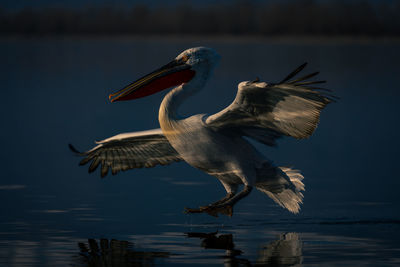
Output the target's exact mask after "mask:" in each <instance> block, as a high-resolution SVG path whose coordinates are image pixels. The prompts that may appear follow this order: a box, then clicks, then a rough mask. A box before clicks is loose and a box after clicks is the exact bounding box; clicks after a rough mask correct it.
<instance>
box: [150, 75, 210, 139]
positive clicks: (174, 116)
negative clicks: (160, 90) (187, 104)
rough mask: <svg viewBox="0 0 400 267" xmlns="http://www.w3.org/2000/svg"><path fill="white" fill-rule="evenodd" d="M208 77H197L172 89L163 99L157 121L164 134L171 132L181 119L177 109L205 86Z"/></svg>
mask: <svg viewBox="0 0 400 267" xmlns="http://www.w3.org/2000/svg"><path fill="white" fill-rule="evenodd" d="M196 76H197V75H196ZM207 77H208V75H198V76H197V77H195V78H194V79H193V80H191V81H190V82H188V83H184V84H181V85H180V86H177V87H175V88H173V89H172V90H171V91H169V92H168V94H167V95H166V96H165V97H164V99H163V101H162V102H161V105H160V110H159V112H158V120H159V122H160V126H161V129H163V131H164V132H166V131H168V130H172V129H173V128H175V127H174V125H176V124H177V122H178V121H179V120H180V119H181V117H180V116H179V115H178V109H179V107H180V106H181V105H182V103H183V102H184V101H185V100H186V98H188V97H190V96H192V95H193V94H195V93H196V92H198V91H200V89H202V88H203V87H204V85H205V82H206V80H207Z"/></svg>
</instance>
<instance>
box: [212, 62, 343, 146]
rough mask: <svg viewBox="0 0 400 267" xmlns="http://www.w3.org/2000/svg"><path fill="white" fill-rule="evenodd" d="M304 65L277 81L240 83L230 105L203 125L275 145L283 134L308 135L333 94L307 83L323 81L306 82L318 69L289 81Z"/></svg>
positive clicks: (293, 135)
mask: <svg viewBox="0 0 400 267" xmlns="http://www.w3.org/2000/svg"><path fill="white" fill-rule="evenodd" d="M305 66H306V64H303V65H301V66H300V67H298V68H297V69H295V70H294V71H293V72H291V73H290V74H289V75H288V76H287V77H286V78H285V79H283V80H282V82H281V83H278V84H267V83H265V82H259V81H253V82H241V83H240V84H239V85H238V92H237V95H236V98H235V100H234V101H233V102H232V104H230V105H229V106H228V107H227V108H225V109H224V110H222V111H220V112H218V113H216V114H214V115H211V116H209V117H208V118H207V119H206V124H207V125H208V126H209V127H213V128H215V129H217V130H227V131H230V132H235V133H238V134H240V135H242V136H248V137H250V138H253V139H255V140H257V141H259V142H261V143H264V144H266V145H275V144H276V143H275V140H276V139H278V138H279V137H281V136H283V135H286V136H292V137H294V138H297V139H302V138H307V137H309V136H310V135H311V134H312V133H313V132H314V130H315V128H316V127H317V125H318V122H319V117H320V112H321V110H322V109H323V108H324V107H325V106H326V105H327V104H329V103H330V102H332V101H334V100H335V98H336V97H335V96H333V95H330V94H326V93H325V92H324V91H323V90H324V89H322V90H320V89H321V88H316V87H312V86H309V85H313V84H320V83H324V82H325V81H306V80H307V79H310V78H312V77H315V76H316V75H317V74H318V72H314V73H311V74H308V75H305V76H303V77H301V78H297V79H295V80H290V79H292V78H294V77H295V76H296V75H297V74H298V73H299V72H300V71H302V70H303V69H304V68H305ZM232 130H234V131H232Z"/></svg>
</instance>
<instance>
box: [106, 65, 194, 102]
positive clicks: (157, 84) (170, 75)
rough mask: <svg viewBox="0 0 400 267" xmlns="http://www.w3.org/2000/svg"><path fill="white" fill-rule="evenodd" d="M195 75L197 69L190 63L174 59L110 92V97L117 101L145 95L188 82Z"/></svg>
mask: <svg viewBox="0 0 400 267" xmlns="http://www.w3.org/2000/svg"><path fill="white" fill-rule="evenodd" d="M194 75H195V71H193V70H191V69H190V65H187V64H185V63H183V62H180V61H177V60H173V61H172V62H170V63H168V64H167V65H165V66H163V67H161V68H159V69H157V70H155V71H153V72H152V73H150V74H148V75H146V76H144V77H142V78H140V79H138V80H136V81H135V82H133V83H131V84H129V85H128V86H126V87H124V88H122V89H121V90H119V91H118V92H116V93H113V94H110V95H109V99H110V100H111V102H115V101H123V100H131V99H136V98H140V97H145V96H148V95H152V94H154V93H157V92H159V91H161V90H164V89H167V88H170V87H172V86H177V85H180V84H182V83H187V82H188V81H190V80H191V79H192V78H193V77H194Z"/></svg>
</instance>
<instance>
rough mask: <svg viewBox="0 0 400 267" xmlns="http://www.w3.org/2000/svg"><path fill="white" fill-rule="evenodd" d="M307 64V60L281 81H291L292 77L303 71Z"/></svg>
mask: <svg viewBox="0 0 400 267" xmlns="http://www.w3.org/2000/svg"><path fill="white" fill-rule="evenodd" d="M307 64H308V63H307V62H304V63H303V64H301V65H300V66H298V67H297V68H296V69H295V70H294V71H292V72H291V73H290V74H289V75H288V76H286V77H285V79H283V80H282V81H280V82H279V83H284V82H286V81H289V80H290V79H291V78H293V77H294V76H296V75H297V74H298V73H299V72H300V71H302V70H303V69H304V68H305V67H306V66H307Z"/></svg>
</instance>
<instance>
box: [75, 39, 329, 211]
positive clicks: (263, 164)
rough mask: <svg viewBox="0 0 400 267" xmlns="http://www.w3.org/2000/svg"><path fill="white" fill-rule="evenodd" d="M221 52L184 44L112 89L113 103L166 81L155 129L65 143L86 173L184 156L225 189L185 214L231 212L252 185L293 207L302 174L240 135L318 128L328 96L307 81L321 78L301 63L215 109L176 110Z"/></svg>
mask: <svg viewBox="0 0 400 267" xmlns="http://www.w3.org/2000/svg"><path fill="white" fill-rule="evenodd" d="M219 59H220V56H219V55H218V54H217V52H216V51H215V50H213V49H211V48H206V47H195V48H190V49H187V50H185V51H183V52H182V53H181V54H179V55H178V56H177V57H176V58H175V59H174V60H172V61H171V62H170V63H168V64H166V65H165V66H163V67H161V68H159V69H157V70H155V71H153V72H151V73H150V74H148V75H146V76H144V77H142V78H140V79H138V80H137V81H135V82H133V83H131V84H129V85H128V86H126V87H124V88H122V89H121V90H119V91H117V92H116V93H113V94H111V95H110V96H109V98H110V100H111V102H117V101H125V100H131V99H136V98H140V97H145V96H148V95H151V94H154V93H157V92H159V91H161V90H164V89H168V88H171V87H172V90H170V91H169V92H168V93H167V94H166V96H165V97H164V99H163V100H162V102H161V105H160V109H159V115H158V120H159V123H160V128H159V129H153V130H148V131H141V132H132V133H122V134H118V135H116V136H113V137H110V138H107V139H105V140H103V141H99V142H97V146H95V147H94V148H92V149H91V150H89V151H86V152H79V151H78V150H76V149H75V148H74V147H73V146H72V145H70V148H71V149H72V151H74V152H75V153H78V155H80V156H83V157H84V158H83V160H82V161H81V162H80V165H85V164H87V163H88V162H91V164H90V166H89V172H93V171H95V170H96V168H97V167H98V166H101V171H100V174H101V176H102V177H104V176H106V175H107V173H108V170H109V169H111V172H112V174H113V175H115V174H117V173H118V172H120V171H126V170H128V169H134V168H141V167H154V166H156V165H167V164H170V163H173V162H178V161H185V162H187V163H188V164H189V165H191V166H193V167H195V168H197V169H200V170H202V171H204V172H205V173H207V174H209V175H212V176H214V177H216V178H217V179H218V180H219V181H220V182H221V183H222V185H223V186H224V188H225V190H226V196H224V197H223V198H222V199H220V200H218V201H216V202H214V203H211V204H209V205H206V206H200V207H199V208H195V209H192V208H186V212H187V213H203V212H204V213H208V214H210V215H213V216H218V214H225V215H229V216H232V213H233V206H234V205H235V204H236V203H237V202H238V201H239V200H241V199H243V198H244V197H246V196H247V195H248V194H249V193H250V192H251V191H252V189H253V188H256V189H258V190H259V191H261V192H263V193H265V194H267V195H268V196H269V197H271V198H272V199H273V200H274V201H275V202H276V203H277V204H279V205H280V206H282V207H283V208H285V209H287V210H289V211H290V212H292V213H298V212H299V210H300V204H301V203H302V201H303V194H302V191H304V184H303V183H302V180H303V175H302V174H301V173H300V171H298V170H295V169H292V168H289V167H278V166H275V165H274V164H273V163H272V161H270V160H269V159H267V158H266V157H265V156H264V155H262V154H261V153H260V152H259V151H257V149H256V148H255V147H254V146H253V145H252V144H251V143H250V142H249V141H248V140H247V139H246V138H251V139H253V140H256V141H258V142H261V143H262V144H265V145H267V146H275V145H276V140H277V139H278V138H280V137H282V136H291V137H294V138H296V139H303V138H307V137H309V136H310V135H311V134H312V133H313V132H314V130H315V128H316V127H317V124H318V122H319V117H320V112H321V110H322V109H323V108H324V107H325V106H326V105H327V104H328V103H330V102H332V101H333V100H334V96H332V95H329V94H327V93H326V92H325V91H323V90H321V89H322V88H318V87H314V86H313V85H314V84H318V83H322V82H324V81H310V80H309V79H310V78H312V77H314V76H316V75H317V74H318V72H314V73H311V74H308V75H305V76H302V77H300V78H295V76H296V75H297V74H298V73H299V72H300V71H302V70H303V69H304V67H305V66H306V63H304V64H303V65H301V66H300V67H298V68H297V69H295V70H294V71H293V72H291V73H290V74H289V75H288V76H287V77H286V78H284V79H283V80H282V81H281V82H279V83H266V82H262V81H260V80H259V79H258V78H257V79H256V80H254V81H244V82H241V83H239V85H238V91H237V94H236V97H235V99H234V101H233V102H232V104H230V105H229V106H228V107H226V108H225V109H223V110H221V111H220V112H218V113H216V114H213V115H207V114H197V115H193V116H189V117H182V116H180V115H179V113H178V110H179V107H180V106H181V104H182V103H183V102H184V101H185V100H186V99H187V98H188V97H190V96H192V95H194V94H195V93H197V92H199V91H200V90H201V89H203V88H204V86H205V84H206V82H207V80H208V79H209V78H210V76H211V74H212V71H213V69H214V67H215V66H216V65H217V63H218V61H219ZM245 137H246V138H245ZM241 185H243V186H241ZM239 187H240V188H241V190H240V191H239V190H238V189H239Z"/></svg>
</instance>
